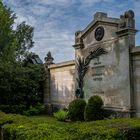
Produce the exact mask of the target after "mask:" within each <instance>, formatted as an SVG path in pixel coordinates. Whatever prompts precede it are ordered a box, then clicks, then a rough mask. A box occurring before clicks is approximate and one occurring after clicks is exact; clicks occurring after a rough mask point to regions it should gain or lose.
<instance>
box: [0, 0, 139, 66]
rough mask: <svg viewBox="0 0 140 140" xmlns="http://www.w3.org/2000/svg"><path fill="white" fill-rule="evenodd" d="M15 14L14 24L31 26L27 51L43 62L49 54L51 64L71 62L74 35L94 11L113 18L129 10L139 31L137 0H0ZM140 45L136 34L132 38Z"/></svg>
mask: <svg viewBox="0 0 140 140" xmlns="http://www.w3.org/2000/svg"><path fill="white" fill-rule="evenodd" d="M3 2H4V4H5V5H7V6H8V7H10V8H11V10H12V11H14V12H15V13H16V16H17V19H16V21H15V22H16V24H17V25H18V24H20V23H21V22H22V21H26V23H27V24H29V25H31V26H33V27H34V42H35V44H34V47H33V48H32V50H31V51H33V52H35V53H37V54H38V55H39V57H40V58H41V59H42V60H44V57H45V56H46V54H47V52H48V51H51V53H52V56H53V57H54V62H55V63H58V62H63V61H68V60H73V59H74V48H73V47H72V45H74V37H75V32H76V31H78V30H82V29H84V28H85V27H86V26H87V25H88V24H89V23H90V22H91V21H92V20H93V16H94V14H95V13H96V12H97V11H100V12H106V13H107V14H108V16H110V17H117V18H119V16H120V15H121V14H123V13H124V12H125V11H128V10H129V9H131V10H133V11H134V12H135V18H136V29H138V30H139V29H140V0H3ZM136 45H140V33H139V32H138V33H137V35H136Z"/></svg>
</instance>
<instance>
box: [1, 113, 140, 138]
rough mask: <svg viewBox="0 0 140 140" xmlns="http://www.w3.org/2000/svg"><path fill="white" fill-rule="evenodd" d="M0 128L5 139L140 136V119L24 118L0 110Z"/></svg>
mask: <svg viewBox="0 0 140 140" xmlns="http://www.w3.org/2000/svg"><path fill="white" fill-rule="evenodd" d="M0 127H1V129H0V130H1V139H2V138H4V140H92V139H93V140H115V139H118V140H123V139H124V140H125V139H126V140H127V139H130V140H131V139H132V140H133V139H134V140H139V139H140V119H110V120H102V121H92V122H60V121H57V120H56V119H55V118H53V117H49V116H33V117H26V116H21V115H14V114H5V113H3V112H0ZM125 137H126V138H125ZM138 138H139V139H138Z"/></svg>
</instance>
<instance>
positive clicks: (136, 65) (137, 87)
mask: <svg viewBox="0 0 140 140" xmlns="http://www.w3.org/2000/svg"><path fill="white" fill-rule="evenodd" d="M131 55H132V61H133V75H132V76H133V81H132V84H133V87H134V88H133V95H134V105H135V109H136V117H139V118H140V47H135V48H133V49H132V51H131Z"/></svg>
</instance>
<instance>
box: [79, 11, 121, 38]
mask: <svg viewBox="0 0 140 140" xmlns="http://www.w3.org/2000/svg"><path fill="white" fill-rule="evenodd" d="M119 21H120V20H119V19H118V18H110V17H107V14H106V13H102V12H97V13H96V14H95V15H94V19H93V21H92V22H91V23H90V24H89V25H88V26H87V27H86V28H85V29H84V30H83V31H82V35H81V37H85V36H86V35H88V33H89V32H91V31H93V30H94V29H95V28H96V27H98V26H100V25H102V26H103V25H108V26H116V27H117V26H118V25H119Z"/></svg>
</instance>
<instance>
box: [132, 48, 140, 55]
mask: <svg viewBox="0 0 140 140" xmlns="http://www.w3.org/2000/svg"><path fill="white" fill-rule="evenodd" d="M131 54H132V55H136V54H139V55H140V46H137V47H133V48H132V49H131Z"/></svg>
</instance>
